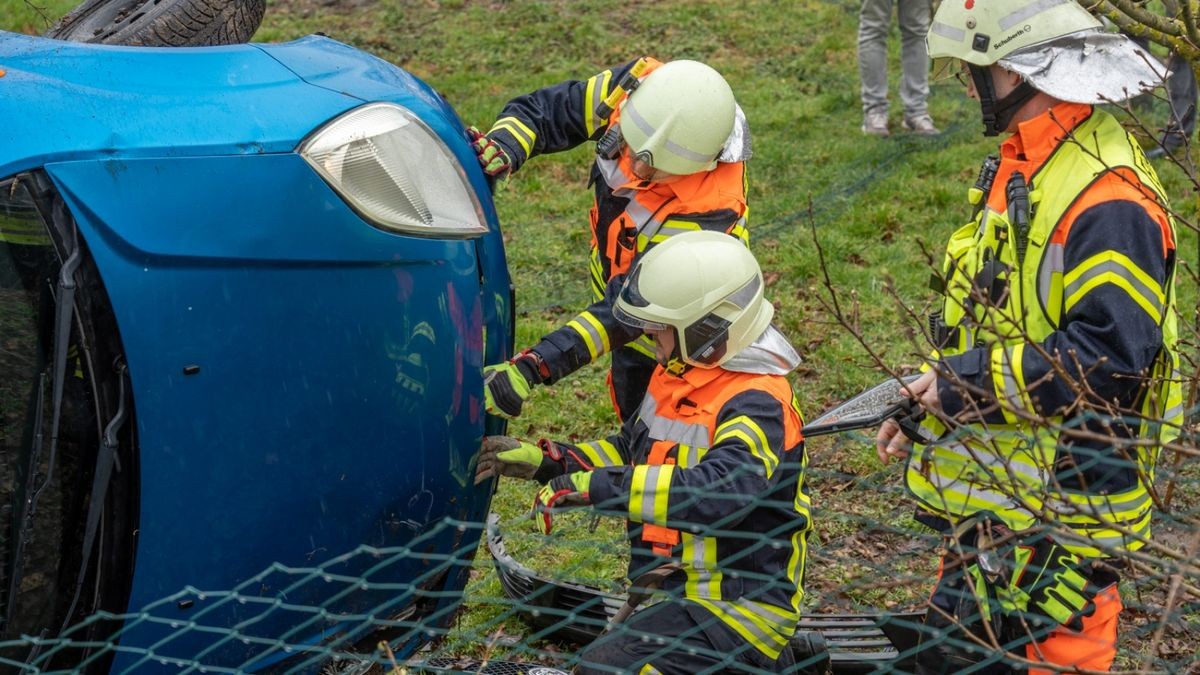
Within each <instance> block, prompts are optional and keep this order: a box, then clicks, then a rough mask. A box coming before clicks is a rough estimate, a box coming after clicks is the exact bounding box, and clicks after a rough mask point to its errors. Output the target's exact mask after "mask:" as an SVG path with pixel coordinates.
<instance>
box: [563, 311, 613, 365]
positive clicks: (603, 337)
mask: <svg viewBox="0 0 1200 675" xmlns="http://www.w3.org/2000/svg"><path fill="white" fill-rule="evenodd" d="M567 325H568V326H570V327H571V328H573V329H574V330H575V332H576V333H579V336H580V337H582V338H583V341H584V343H585V344H587V348H588V354H591V356H592V360H593V361H595V360H596V359H597V358H598V357H600V356H601V355H603V354H607V353H608V350H609V342H608V331H606V330H604V326H603V324H601V323H600V321H599V320H598V319H596V317H595V316H593V315H592V313H591V312H580V313H579V314H578V315H577V316H576V317H575V318H574V319H571V320H570V321H568V322H567Z"/></svg>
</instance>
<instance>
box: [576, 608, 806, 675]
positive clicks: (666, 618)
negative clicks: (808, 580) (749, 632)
mask: <svg viewBox="0 0 1200 675" xmlns="http://www.w3.org/2000/svg"><path fill="white" fill-rule="evenodd" d="M792 663H793V658H792V652H791V650H790V649H784V650H783V653H782V654H780V655H779V658H778V659H771V658H769V657H768V656H767V655H766V654H763V653H762V652H760V651H758V650H757V649H755V648H754V647H753V646H752V645H751V644H750V643H749V642H747V641H746V640H745V638H743V637H742V636H740V635H738V634H737V633H736V632H735V631H734V630H733V629H732V628H730V627H728V626H726V625H725V624H724V623H722V622H721V620H720V619H718V618H717V617H716V616H715V615H714V614H712V613H711V612H709V611H708V610H706V609H704V608H703V607H701V606H700V605H697V604H695V603H693V602H688V601H686V600H681V601H674V600H665V601H663V602H660V603H658V604H656V605H651V606H650V607H647V608H645V609H643V610H640V611H637V612H634V614H633V615H632V616H630V617H629V620H627V621H626V622H625V623H623V624H620V625H618V626H617V627H616V628H614V629H613V630H612V631H611V632H609V633H605V634H604V635H601V636H600V637H598V638H596V640H595V641H594V642H592V644H590V645H588V646H587V647H586V648H585V649H584V650H583V652H582V653H581V654H580V655H579V665H578V666H577V667H576V669H575V672H576V673H580V674H582V675H592V674H594V673H638V672H641V670H642V668H643V667H645V666H650V667H651V668H653V669H654V670H652V671H648V672H659V673H663V675H700V674H701V673H729V672H734V673H738V672H740V673H782V672H787V671H789V669H790V668H791V666H792Z"/></svg>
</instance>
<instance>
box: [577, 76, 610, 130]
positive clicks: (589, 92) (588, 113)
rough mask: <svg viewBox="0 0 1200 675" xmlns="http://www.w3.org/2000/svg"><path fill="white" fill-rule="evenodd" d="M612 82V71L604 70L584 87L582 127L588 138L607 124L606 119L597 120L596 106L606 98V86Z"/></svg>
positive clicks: (590, 79)
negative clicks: (585, 130)
mask: <svg viewBox="0 0 1200 675" xmlns="http://www.w3.org/2000/svg"><path fill="white" fill-rule="evenodd" d="M611 81H612V71H611V70H606V71H604V72H603V73H600V74H599V75H593V76H592V77H591V78H589V79H588V81H587V84H586V85H585V86H584V93H583V127H584V128H585V129H587V132H588V136H591V135H592V134H594V133H596V130H597V129H599V128H600V127H601V126H603V125H604V124H606V123H607V122H608V120H607V119H597V117H596V106H598V105H600V101H603V100H604V99H605V98H608V85H609V83H610V82H611Z"/></svg>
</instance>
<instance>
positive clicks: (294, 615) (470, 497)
mask: <svg viewBox="0 0 1200 675" xmlns="http://www.w3.org/2000/svg"><path fill="white" fill-rule="evenodd" d="M0 119H3V120H4V124H3V125H0V664H3V665H2V666H0V667H2V668H3V669H5V670H9V669H14V670H16V671H18V672H20V671H22V670H24V671H26V672H40V671H53V670H75V669H86V670H89V671H92V672H182V671H183V670H186V669H187V668H189V667H190V668H192V669H193V670H192V671H191V672H196V671H195V670H194V669H196V668H197V667H199V668H201V669H203V670H207V671H208V672H233V671H275V670H294V669H305V668H309V667H316V666H317V664H319V663H321V661H322V659H324V658H327V657H328V655H329V654H330V653H331V652H332V651H338V650H341V649H346V648H349V646H350V645H352V644H354V643H356V642H362V641H366V642H367V643H369V644H373V643H374V642H375V641H378V640H380V639H390V638H393V637H394V636H395V635H401V636H404V635H410V634H411V633H412V631H411V630H410V628H411V626H414V625H427V626H437V625H444V624H445V623H446V622H447V621H449V619H450V617H451V616H452V610H453V608H454V606H455V604H456V603H457V602H458V599H459V597H460V591H461V589H462V588H463V586H464V585H465V583H466V579H467V573H468V571H469V569H468V567H469V560H470V557H471V556H472V555H473V552H474V549H475V547H476V546H477V545H478V543H479V533H480V530H479V529H478V528H475V529H471V528H469V527H464V526H462V524H463V523H482V522H483V521H484V519H485V514H486V512H487V508H488V500H489V493H488V490H487V489H486V486H485V487H480V488H475V487H474V486H473V485H472V477H473V471H472V469H471V467H469V465H470V463H471V461H472V458H473V456H474V455H475V453H476V451H477V449H478V447H479V440H480V437H481V436H482V435H483V434H484V433H485V431H488V432H495V431H498V429H493V428H490V426H489V425H495V424H497V421H495V420H490V419H488V418H486V416H485V415H484V413H483V405H482V381H481V368H482V365H483V364H484V363H494V362H497V361H499V360H502V359H503V358H505V357H506V355H507V354H508V352H509V350H510V349H511V342H512V337H511V336H512V297H511V292H510V283H509V275H508V271H507V267H506V264H505V258H504V251H503V244H502V241H501V236H500V232H499V228H498V226H497V222H496V215H495V211H494V209H493V206H492V201H491V194H490V191H489V186H488V184H487V182H486V179H485V177H484V175H483V174H482V172H481V171H480V169H479V166H478V163H477V162H476V161H475V157H474V155H473V153H472V151H471V149H470V147H469V146H468V143H467V141H466V140H465V137H464V133H463V125H462V123H461V121H460V120H459V119H458V117H457V116H456V115H455V113H454V111H453V110H452V108H451V107H450V106H449V105H448V104H447V103H446V102H445V101H444V100H443V99H442V98H441V97H440V96H439V95H438V94H437V93H436V92H435V91H433V90H432V89H431V88H430V87H429V86H427V85H426V84H424V83H422V82H420V81H419V80H417V79H416V78H414V77H412V76H411V75H409V74H407V73H406V72H404V71H402V70H400V69H398V68H396V67H394V66H392V65H390V64H388V63H386V62H383V61H381V60H379V59H376V58H374V57H372V56H370V55H368V54H365V53H363V52H360V51H358V50H356V49H353V48H351V47H348V46H346V45H343V44H340V43H338V42H335V41H333V40H330V39H327V38H323V37H309V38H305V39H301V40H298V41H295V42H291V43H287V44H278V45H263V44H245V45H230V46H217V47H206V48H174V49H166V48H146V47H121V46H108V45H91V44H80V43H73V42H65V41H60V40H50V39H43V38H36V37H29V36H23V35H16V34H12V33H4V32H0ZM389 627H390V628H392V629H393V630H392V632H391V633H388V631H387V630H386V629H388V628H389ZM381 628H382V629H383V630H381ZM406 631H407V632H406ZM411 637H412V640H408V641H407V642H405V641H403V640H402V641H400V642H395V641H393V644H394V645H397V648H398V650H401V651H402V650H404V649H408V648H410V647H411V646H412V645H413V644H415V642H416V641H419V638H420V635H411Z"/></svg>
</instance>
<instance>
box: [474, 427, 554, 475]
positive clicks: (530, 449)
mask: <svg viewBox="0 0 1200 675" xmlns="http://www.w3.org/2000/svg"><path fill="white" fill-rule="evenodd" d="M565 471H566V463H565V462H563V454H562V451H561V450H559V449H558V446H556V445H554V443H551V442H550V441H547V440H546V439H544V438H543V439H542V440H540V441H538V442H537V445H534V444H532V443H527V442H525V441H521V440H518V439H515V438H511V437H509V436H484V438H483V444H482V445H481V446H480V448H479V463H478V464H477V465H476V467H475V484H476V485H479V484H480V483H482V482H483V481H485V480H487V479H489V478H491V477H492V476H496V475H500V476H511V477H513V478H524V479H526V480H536V481H538V482H545V481H547V480H550V479H551V478H553V477H555V476H561V475H562V474H563V472H565Z"/></svg>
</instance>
